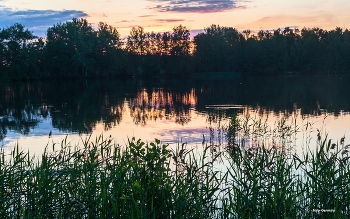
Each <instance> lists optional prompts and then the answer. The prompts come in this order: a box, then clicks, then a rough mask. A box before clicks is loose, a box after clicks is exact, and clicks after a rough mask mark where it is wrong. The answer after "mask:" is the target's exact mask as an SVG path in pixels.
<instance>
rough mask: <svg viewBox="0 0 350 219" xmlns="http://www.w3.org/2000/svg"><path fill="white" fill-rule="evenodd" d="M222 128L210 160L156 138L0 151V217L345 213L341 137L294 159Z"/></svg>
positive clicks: (349, 196)
mask: <svg viewBox="0 0 350 219" xmlns="http://www.w3.org/2000/svg"><path fill="white" fill-rule="evenodd" d="M226 128H227V129H226V133H227V134H228V135H230V136H229V137H228V140H229V141H228V143H227V146H226V147H225V150H224V151H223V152H222V153H220V154H217V155H216V156H210V153H207V152H209V150H210V147H205V148H204V151H203V153H201V156H198V155H196V154H195V153H194V151H193V150H188V149H186V147H185V145H179V146H178V147H177V149H170V147H169V146H168V145H162V144H161V143H160V141H159V140H157V139H156V140H155V142H154V143H149V144H146V143H144V142H142V141H141V140H137V141H136V140H135V139H134V138H133V139H131V140H130V141H129V143H128V144H127V145H126V146H124V147H121V146H120V145H115V144H112V138H111V136H110V137H108V138H106V139H104V138H103V137H102V136H100V137H98V138H96V140H95V141H90V139H86V140H84V141H83V143H84V147H83V148H81V149H79V148H78V147H74V148H72V147H71V146H69V143H67V142H66V141H65V140H63V141H62V143H61V147H60V149H59V150H55V147H57V146H55V144H53V145H52V147H53V152H48V148H47V150H46V151H45V152H44V153H43V154H42V156H41V158H40V159H35V158H31V157H30V155H29V152H28V153H24V152H20V151H18V147H17V149H15V150H13V152H12V153H11V154H10V155H7V154H5V152H4V150H2V152H1V156H0V184H1V186H0V215H1V218H349V217H350V209H349V206H350V176H349V173H350V172H349V171H350V164H349V160H348V159H349V156H348V153H349V150H348V149H349V147H350V145H345V143H344V138H342V139H340V142H337V143H333V142H332V141H331V140H327V139H324V140H322V139H321V136H320V135H318V139H317V142H318V146H317V148H316V150H308V152H307V153H306V154H305V155H303V156H299V155H297V154H290V153H285V152H284V151H283V150H281V149H278V148H277V147H271V148H268V147H264V146H262V147H249V148H248V147H245V146H244V144H243V141H242V143H237V141H235V140H234V139H235V133H237V131H238V130H239V129H240V126H239V124H238V122H237V120H235V117H233V119H232V120H231V123H230V124H229V125H228V126H227V127H226ZM220 162H223V163H224V164H225V165H224V166H225V167H223V168H221V169H218V166H217V164H220ZM221 166H223V165H221Z"/></svg>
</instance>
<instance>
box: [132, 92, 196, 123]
mask: <svg viewBox="0 0 350 219" xmlns="http://www.w3.org/2000/svg"><path fill="white" fill-rule="evenodd" d="M196 101H197V97H196V95H195V89H194V88H192V89H191V91H190V92H185V93H181V92H171V91H170V90H167V89H163V88H153V89H152V91H150V92H148V91H147V89H146V88H143V89H141V91H139V92H138V93H137V96H136V98H131V99H130V100H129V108H130V116H131V117H132V118H133V121H134V122H135V124H141V125H145V124H146V123H147V121H149V120H154V121H157V120H158V119H166V120H170V119H172V118H174V119H175V122H176V123H178V124H181V125H184V124H187V123H188V122H189V121H191V116H190V109H191V108H193V107H194V106H195V105H196Z"/></svg>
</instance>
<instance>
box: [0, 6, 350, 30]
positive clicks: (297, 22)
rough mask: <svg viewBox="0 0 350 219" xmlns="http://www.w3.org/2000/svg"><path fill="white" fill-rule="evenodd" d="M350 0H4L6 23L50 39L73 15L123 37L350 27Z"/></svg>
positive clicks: (1, 11) (0, 23) (0, 15)
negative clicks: (139, 31)
mask: <svg viewBox="0 0 350 219" xmlns="http://www.w3.org/2000/svg"><path fill="white" fill-rule="evenodd" d="M349 11H350V1H348V0H334V1H319V0H295V1H288V2H287V1H278V0H247V1H244V0H128V1H121V0H99V1H97V0H60V1H52V0H0V27H1V28H3V27H6V26H10V25H12V24H14V23H16V22H19V23H22V24H24V25H25V26H26V27H27V28H28V29H29V30H31V31H33V32H34V34H35V35H38V36H41V37H45V32H46V30H47V28H48V27H50V26H52V25H53V24H56V23H59V22H65V21H67V20H71V19H72V17H78V18H81V17H83V18H86V19H87V20H88V21H89V22H90V23H92V25H93V26H95V27H96V26H97V24H98V23H99V22H100V21H103V22H106V23H107V24H109V25H112V26H114V27H116V28H117V29H118V31H119V33H120V34H121V36H122V37H125V36H127V35H128V34H129V31H130V29H131V28H132V27H135V26H142V27H144V28H145V30H146V31H155V32H165V31H171V30H172V28H173V27H174V26H177V25H179V24H182V25H184V26H186V27H187V28H189V29H190V30H192V32H191V33H192V37H193V36H194V35H195V34H196V33H198V32H200V31H202V30H203V28H205V27H208V26H210V25H211V24H219V25H221V26H228V27H234V28H236V29H238V30H239V31H243V30H246V29H250V30H251V31H252V32H256V31H259V30H274V29H277V28H284V27H287V26H288V27H292V28H299V29H301V28H303V27H320V28H323V29H327V30H330V29H334V28H336V27H341V28H343V29H345V28H350V13H348V12H349Z"/></svg>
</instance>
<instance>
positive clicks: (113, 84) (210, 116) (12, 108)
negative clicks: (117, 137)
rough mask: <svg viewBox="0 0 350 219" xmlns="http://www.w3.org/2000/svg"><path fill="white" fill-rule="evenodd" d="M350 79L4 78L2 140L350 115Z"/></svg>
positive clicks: (0, 87) (0, 88)
mask: <svg viewBox="0 0 350 219" xmlns="http://www.w3.org/2000/svg"><path fill="white" fill-rule="evenodd" d="M311 81H312V83H310V82H311ZM349 82H350V78H349V77H348V76H342V77H341V78H340V77H339V76H328V77H311V76H303V77H299V76H297V77H280V76H271V77H266V76H265V77H258V76H256V77H251V78H249V77H242V78H237V79H234V80H205V79H203V80H192V79H186V80H182V81H181V80H165V79H159V80H151V81H146V80H140V79H132V80H122V81H121V80H92V81H85V80H82V81H80V80H69V81H42V82H11V83H10V82H8V83H5V82H2V83H1V84H0V97H1V100H0V123H1V124H0V140H4V139H6V138H8V136H9V134H10V133H13V134H15V133H18V134H19V135H21V136H23V135H27V136H28V135H31V133H33V132H34V130H41V131H42V135H47V134H48V133H49V131H50V130H49V129H53V130H57V132H62V133H74V134H83V133H85V134H87V133H93V132H97V131H99V132H101V130H100V129H99V128H97V127H99V126H102V127H103V128H102V131H110V130H113V129H114V128H115V127H123V128H124V129H125V130H123V132H122V133H124V134H128V135H129V136H130V135H131V134H130V133H129V132H131V131H130V130H131V129H132V130H133V132H135V131H136V130H137V132H138V133H140V132H145V131H140V130H141V129H136V128H134V127H137V126H140V127H141V128H144V129H143V130H146V129H147V130H150V129H152V131H150V132H149V135H159V136H161V137H162V136H163V137H164V138H165V139H169V138H171V136H175V137H178V135H180V133H181V135H183V134H186V133H196V134H195V135H192V134H190V135H189V136H191V138H192V139H193V141H198V142H200V139H201V138H202V135H203V134H205V133H207V134H208V136H212V135H211V134H210V133H211V132H213V130H210V127H214V125H217V124H219V123H220V122H221V123H223V122H227V121H228V120H229V118H230V117H231V115H233V114H237V115H239V116H242V117H252V116H253V117H254V116H258V117H260V118H267V117H269V118H270V119H271V120H275V121H276V120H277V119H280V118H281V117H284V118H286V119H288V118H298V119H299V120H300V122H302V120H303V119H304V118H306V117H307V116H313V117H317V116H321V115H326V114H327V115H330V117H331V118H332V120H336V119H337V118H338V117H340V118H345V117H346V118H347V116H348V112H349V109H350V107H349V106H350V98H349V97H350V90H349V89H348V88H347V86H348V84H349ZM129 120H130V121H131V123H132V124H129ZM271 123H273V121H272V122H271ZM44 124H45V125H44ZM343 127H345V129H346V128H347V127H346V125H345V126H344V125H343ZM203 129H206V130H205V131H203ZM335 129H336V128H335ZM128 130H129V131H128ZM57 132H55V131H54V133H57ZM175 133H177V134H175ZM36 135H38V133H36ZM217 136H220V134H219V135H217ZM152 137H155V136H152ZM175 137H173V138H175ZM210 138H211V137H209V139H208V140H209V141H214V139H213V138H212V139H210ZM224 140H225V138H224V137H220V139H216V140H215V141H217V142H222V141H224Z"/></svg>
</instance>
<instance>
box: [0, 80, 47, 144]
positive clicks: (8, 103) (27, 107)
mask: <svg viewBox="0 0 350 219" xmlns="http://www.w3.org/2000/svg"><path fill="white" fill-rule="evenodd" d="M1 88H2V89H1V90H0V97H1V102H0V123H1V125H0V140H2V139H3V138H5V136H6V134H7V131H8V130H10V131H15V132H18V133H21V134H23V135H26V134H28V133H29V132H30V130H31V129H33V128H34V127H35V126H37V124H38V123H39V122H40V120H41V119H42V118H46V116H47V114H45V112H42V111H41V110H40V109H39V108H38V107H35V105H37V106H39V103H38V101H40V97H37V96H36V97H37V98H32V99H28V98H29V97H31V96H33V93H34V92H36V91H35V90H34V89H33V87H31V86H28V85H24V86H20V87H19V88H18V89H13V87H12V86H10V85H5V86H1Z"/></svg>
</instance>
